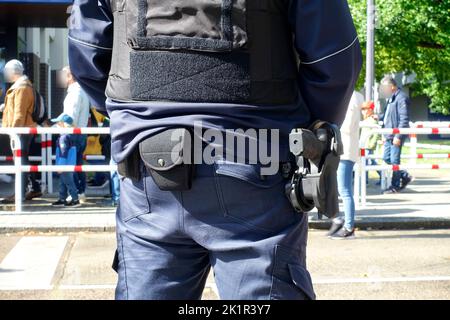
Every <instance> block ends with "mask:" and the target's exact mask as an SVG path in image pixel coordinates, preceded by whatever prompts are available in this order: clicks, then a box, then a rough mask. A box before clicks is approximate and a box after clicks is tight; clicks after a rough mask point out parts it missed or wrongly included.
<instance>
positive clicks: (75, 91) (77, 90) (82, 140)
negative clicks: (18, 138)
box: [59, 67, 91, 202]
mask: <svg viewBox="0 0 450 320" xmlns="http://www.w3.org/2000/svg"><path fill="white" fill-rule="evenodd" d="M59 82H60V84H61V86H63V87H65V88H67V95H66V97H65V99H64V111H63V113H64V114H67V115H69V116H70V117H71V118H72V119H73V126H74V127H76V128H85V127H87V126H88V122H89V114H90V113H89V110H90V107H91V104H90V101H89V97H88V96H87V94H86V93H85V92H84V91H83V89H81V87H80V85H79V84H78V82H77V81H76V79H75V78H74V76H73V75H72V72H71V71H70V67H64V68H63V69H62V70H61V72H60V74H59ZM74 143H75V145H76V147H77V165H82V164H83V154H84V150H85V149H86V143H87V136H86V135H76V136H75V139H74ZM74 175H75V177H74V178H75V185H76V187H77V189H78V193H79V195H80V201H81V202H83V201H84V199H85V195H84V193H85V190H86V174H85V173H83V172H75V173H74Z"/></svg>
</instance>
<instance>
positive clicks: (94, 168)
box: [0, 165, 117, 173]
mask: <svg viewBox="0 0 450 320" xmlns="http://www.w3.org/2000/svg"><path fill="white" fill-rule="evenodd" d="M15 170H16V167H15V166H0V173H14V172H15ZM116 170H117V166H115V165H82V166H48V165H44V166H28V165H27V166H21V167H20V171H21V172H29V173H30V172H109V171H116Z"/></svg>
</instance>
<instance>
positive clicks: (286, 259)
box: [116, 162, 315, 299]
mask: <svg viewBox="0 0 450 320" xmlns="http://www.w3.org/2000/svg"><path fill="white" fill-rule="evenodd" d="M141 172H142V174H143V175H144V178H143V179H142V180H141V181H138V182H136V181H132V180H130V179H128V178H121V186H120V187H121V192H120V202H119V207H118V209H117V243H118V265H117V267H116V268H117V272H118V276H119V277H118V283H117V288H116V299H200V297H201V294H202V291H203V288H204V285H205V281H206V279H207V276H208V273H209V271H210V269H211V267H212V269H213V270H214V277H215V281H216V284H217V287H218V291H219V294H220V297H221V298H222V299H314V298H315V294H314V290H313V286H312V282H311V277H310V275H309V273H308V271H307V270H306V261H305V259H306V242H307V228H308V225H307V221H308V219H307V215H305V214H299V213H296V212H295V211H294V210H293V208H292V207H291V205H290V203H289V202H288V200H287V198H286V196H285V195H284V187H285V183H286V180H285V179H283V177H282V176H281V175H280V174H277V175H275V176H270V177H265V178H261V177H260V174H259V170H258V168H257V166H255V165H242V164H235V163H227V162H218V163H216V164H214V165H197V167H196V178H195V180H194V182H193V186H192V189H191V190H189V191H183V192H172V191H161V190H159V188H158V187H157V186H156V185H155V183H154V181H153V179H152V178H151V176H149V175H148V174H147V173H146V169H145V168H144V167H143V166H142V165H141Z"/></svg>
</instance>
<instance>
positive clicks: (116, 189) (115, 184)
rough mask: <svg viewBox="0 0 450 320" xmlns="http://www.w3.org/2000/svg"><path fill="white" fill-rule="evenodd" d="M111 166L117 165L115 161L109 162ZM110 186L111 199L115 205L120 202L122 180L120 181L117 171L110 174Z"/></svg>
mask: <svg viewBox="0 0 450 320" xmlns="http://www.w3.org/2000/svg"><path fill="white" fill-rule="evenodd" d="M109 164H110V165H115V164H117V163H116V162H115V161H114V160H113V159H111V160H110V162H109ZM109 185H110V188H111V198H112V201H113V202H114V203H118V202H119V198H120V179H119V173H118V172H117V170H116V171H111V172H110V179H109Z"/></svg>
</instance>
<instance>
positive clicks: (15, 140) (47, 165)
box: [0, 127, 117, 213]
mask: <svg viewBox="0 0 450 320" xmlns="http://www.w3.org/2000/svg"><path fill="white" fill-rule="evenodd" d="M0 134H2V135H8V136H9V137H10V141H11V150H12V153H13V156H12V159H11V158H9V159H5V160H13V161H14V165H12V166H0V173H6V174H14V175H15V187H14V191H15V212H16V213H20V212H23V206H22V201H23V199H22V187H23V186H22V174H23V173H24V172H41V173H52V172H109V171H115V170H117V166H115V165H81V166H57V165H53V164H52V160H53V155H52V149H51V141H52V139H51V135H53V134H75V135H80V134H95V135H99V134H104V135H107V134H110V128H56V127H52V128H44V127H38V128H0ZM20 135H41V157H37V158H38V159H32V157H31V159H30V160H38V161H41V163H42V165H23V164H22V144H21V141H20ZM49 141H50V143H49ZM42 176H43V180H44V179H45V178H44V177H45V175H42ZM51 181H52V179H48V182H49V183H51ZM44 182H45V181H44ZM49 191H50V192H51V191H52V186H50V185H49Z"/></svg>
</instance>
